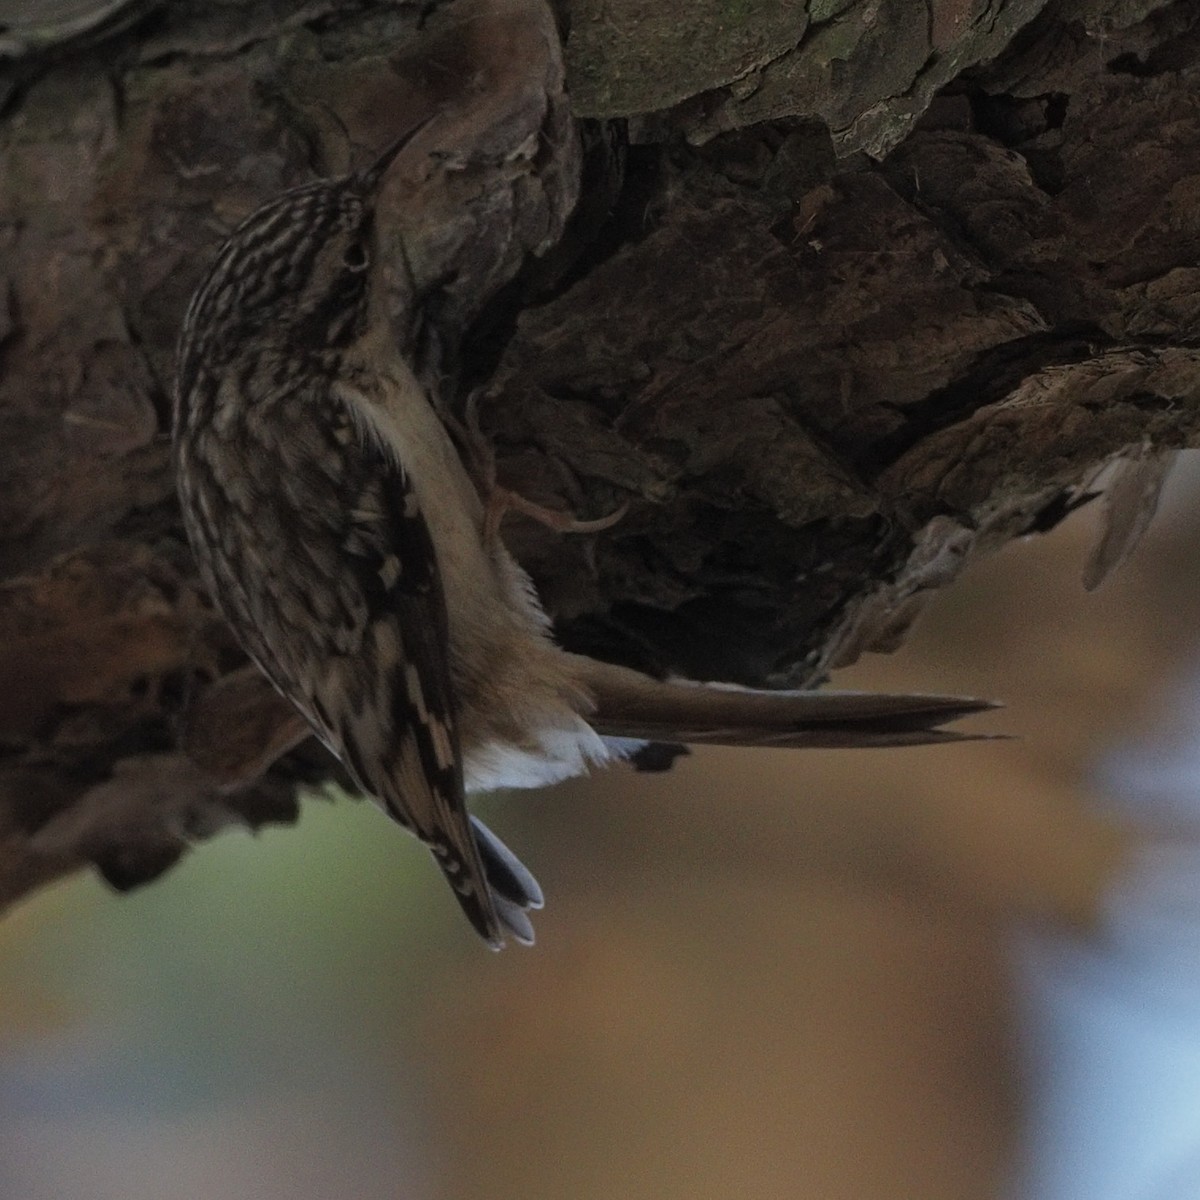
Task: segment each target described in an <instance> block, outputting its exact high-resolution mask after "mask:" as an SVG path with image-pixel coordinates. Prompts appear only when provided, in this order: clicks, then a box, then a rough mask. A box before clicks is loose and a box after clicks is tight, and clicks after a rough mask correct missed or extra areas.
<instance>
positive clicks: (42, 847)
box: [0, 0, 1200, 903]
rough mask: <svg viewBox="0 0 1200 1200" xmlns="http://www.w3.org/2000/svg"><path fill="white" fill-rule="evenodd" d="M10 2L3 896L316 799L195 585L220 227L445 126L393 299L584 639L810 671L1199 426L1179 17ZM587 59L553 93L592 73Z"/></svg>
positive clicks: (1, 654) (1195, 243)
mask: <svg viewBox="0 0 1200 1200" xmlns="http://www.w3.org/2000/svg"><path fill="white" fill-rule="evenodd" d="M798 7H799V6H796V5H794V4H791V3H786V2H784V0H763V2H762V3H761V4H758V5H751V6H742V7H738V6H730V5H728V4H727V3H717V2H716V0H704V2H703V3H699V2H697V0H661V2H660V3H658V4H656V5H649V6H648V5H645V4H643V3H641V2H640V0H604V3H601V2H600V0H564V2H563V3H561V4H560V6H559V7H558V9H557V11H554V12H551V11H550V10H548V9H546V8H545V7H544V6H543V3H542V0H442V2H434V3H428V4H415V3H413V4H404V3H396V4H385V5H377V4H364V3H360V2H353V0H311V2H307V3H306V2H304V0H278V2H277V3H273V4H271V5H263V4H258V3H250V2H249V0H241V2H238V3H228V4H222V5H210V4H206V3H201V2H200V0H190V2H177V3H172V4H169V5H168V4H162V3H155V2H153V0H133V2H128V0H126V2H124V3H122V2H121V0H93V2H90V3H89V0H53V2H52V0H19V2H18V0H9V4H8V9H9V10H10V12H9V15H8V16H7V19H6V22H5V23H4V24H3V25H2V26H0V247H3V249H2V257H0V579H2V582H0V903H3V902H7V901H11V900H13V899H14V898H16V897H18V896H20V895H22V894H23V893H25V892H26V891H28V890H29V889H31V888H32V887H35V886H37V885H39V884H41V883H44V882H46V881H48V880H50V879H53V878H55V877H57V876H59V875H61V874H63V873H65V872H68V871H71V870H74V869H77V868H79V867H82V866H85V865H87V864H92V865H94V866H95V867H96V868H98V869H99V870H100V871H101V872H102V873H103V874H104V876H105V877H106V878H107V879H109V880H110V882H112V883H113V884H114V885H115V886H117V887H129V886H133V885H135V884H138V883H142V882H145V881H147V880H149V879H152V878H154V877H155V876H156V875H157V874H158V873H160V872H161V871H162V870H163V869H165V868H166V867H167V866H169V865H170V864H171V863H172V862H174V861H175V860H176V859H177V858H178V857H179V855H180V854H181V853H182V852H183V850H184V848H185V847H186V846H187V845H189V844H190V843H191V842H192V841H194V840H195V839H196V838H198V837H203V836H206V835H208V834H210V833H212V832H213V831H215V830H217V829H219V828H221V827H222V826H224V825H226V824H229V823H230V822H244V823H247V824H249V825H251V826H257V825H259V824H261V823H263V822H265V821H287V820H292V819H294V818H295V814H296V800H295V796H296V790H297V788H298V787H299V786H301V785H303V784H307V783H316V782H320V781H322V780H324V779H328V778H331V777H336V772H337V767H336V764H335V763H334V762H333V760H332V758H331V757H330V756H329V755H328V754H327V753H326V752H325V751H324V750H323V749H321V748H320V747H319V746H317V745H316V744H315V743H314V742H312V741H311V740H304V739H303V737H302V730H301V729H300V728H299V727H298V726H297V724H296V722H295V719H294V718H293V716H292V715H291V713H290V711H289V710H288V709H287V707H286V705H284V704H283V703H282V702H281V701H280V700H279V699H278V698H277V697H276V696H275V695H274V693H273V692H271V690H270V689H269V687H267V686H266V685H265V684H264V683H263V682H262V681H261V679H260V678H259V677H258V676H257V674H256V673H255V672H254V671H253V670H252V669H251V668H249V667H247V666H246V663H245V659H244V656H243V655H242V654H241V652H240V650H239V649H238V647H237V646H236V644H235V643H234V641H233V640H232V638H231V635H230V634H229V632H228V630H227V629H226V628H225V626H224V625H223V623H222V622H221V621H220V620H219V619H218V618H217V617H216V615H215V613H214V610H213V609H212V607H211V605H210V603H209V601H208V598H207V597H205V596H204V595H203V594H202V591H201V589H200V587H199V584H198V581H197V579H196V576H195V572H194V569H193V567H192V564H191V560H190V555H189V552H188V549H187V546H186V543H185V541H184V539H183V536H182V530H181V526H180V522H179V516H178V511H177V506H176V501H175V495H174V488H173V481H172V477H171V468H170V448H169V430H170V417H171V414H170V409H171V399H170V397H171V389H172V354H173V346H174V342H175V338H176V335H177V331H178V328H179V325H180V322H181V320H182V315H183V312H184V309H185V307H186V305H187V301H188V298H189V296H190V294H191V292H192V290H193V289H194V288H195V286H196V285H197V283H198V282H199V279H200V277H201V274H202V272H203V270H204V266H205V263H206V261H207V260H208V259H209V258H210V257H211V255H212V253H213V250H214V249H215V246H216V244H217V243H218V242H219V240H220V237H221V235H222V233H223V231H227V230H228V229H229V228H231V227H232V225H234V224H235V223H236V222H237V221H238V220H240V219H241V218H242V217H243V216H245V215H247V214H248V213H249V212H250V211H252V210H253V209H254V208H255V207H257V206H258V205H259V204H260V203H262V202H263V201H265V200H266V199H268V198H270V197H271V196H272V195H273V194H275V193H277V192H279V191H280V190H282V189H284V188H286V187H289V186H292V185H295V184H298V183H301V182H304V181H306V180H309V179H311V178H313V177H315V176H317V175H321V174H329V173H334V172H340V171H344V170H346V169H349V168H350V167H351V166H352V165H358V164H359V163H361V162H364V161H367V160H368V159H369V158H370V157H371V155H372V153H373V152H374V151H377V150H378V149H380V148H381V147H382V146H384V145H385V144H386V143H387V142H388V141H389V140H390V139H391V138H393V137H395V136H396V135H397V134H398V133H401V132H403V131H404V130H405V129H407V128H408V127H409V126H410V125H412V124H413V123H414V121H415V120H417V119H419V118H420V117H423V116H426V115H428V114H430V113H432V112H437V113H438V114H439V115H438V116H437V118H436V120H435V122H434V124H433V125H431V126H430V131H429V133H428V136H426V137H424V140H423V143H422V144H423V145H427V146H428V147H430V152H429V154H428V155H427V156H425V158H424V160H423V162H422V164H420V165H419V166H416V167H413V168H412V169H411V170H410V171H409V172H408V174H407V175H406V177H405V180H404V182H403V183H402V185H401V186H400V187H399V188H398V189H397V190H396V191H395V192H394V194H393V195H392V199H391V203H390V207H389V209H388V211H387V213H386V214H385V220H386V233H387V236H388V237H389V238H390V239H391V243H390V244H392V245H394V247H395V249H396V256H395V257H396V261H397V263H402V264H403V270H400V269H397V270H396V287H395V307H396V315H397V327H398V330H400V331H402V332H401V336H403V338H404V339H405V351H406V353H407V354H408V355H409V356H410V357H411V359H412V361H413V362H414V363H415V364H416V365H417V367H418V370H419V372H420V374H421V375H422V377H423V378H424V380H425V381H426V383H427V384H428V386H429V388H430V391H431V394H435V393H436V395H437V397H438V400H439V402H440V403H443V404H445V405H446V406H447V407H448V408H449V409H451V410H457V411H460V412H461V407H462V405H463V403H464V401H465V399H466V398H467V396H468V395H470V394H475V395H476V396H477V398H478V407H479V412H480V417H481V420H482V423H483V426H484V428H485V430H486V431H487V433H488V434H489V435H490V437H491V439H492V440H493V442H494V444H495V446H496V449H497V456H498V467H499V473H500V477H501V478H502V479H503V480H504V481H505V483H507V484H508V485H510V486H512V487H515V488H516V489H517V490H519V491H522V492H523V493H525V494H526V495H529V496H530V497H531V498H532V499H535V500H538V501H541V502H543V503H548V504H552V505H555V506H558V507H563V508H570V509H572V510H575V511H577V512H579V513H580V514H581V515H585V516H590V515H599V514H602V513H605V512H608V511H610V510H612V509H614V508H615V507H617V506H618V505H619V504H621V503H623V502H626V501H627V502H629V504H630V509H629V512H628V515H627V516H626V517H625V519H624V520H623V521H621V522H620V524H619V525H617V527H616V528H615V529H613V530H612V531H611V532H609V533H606V534H603V535H601V536H598V537H579V538H570V537H567V538H559V537H555V536H552V535H549V534H548V533H547V532H546V531H545V530H543V529H541V528H540V527H534V526H528V525H526V524H524V523H522V522H521V521H520V520H518V519H514V520H512V522H511V523H510V524H509V525H507V526H506V538H507V540H508V542H509V544H510V545H511V546H512V548H513V549H514V551H515V552H516V553H517V554H518V556H519V557H520V559H521V560H522V562H523V563H524V564H525V565H526V566H527V567H528V568H529V570H530V571H531V572H532V574H533V576H534V579H535V581H536V583H537V585H538V588H539V590H540V593H541V595H542V597H543V599H544V600H545V602H546V604H547V606H548V608H549V609H550V611H551V612H552V614H553V615H554V617H555V619H556V624H557V630H558V633H559V636H560V637H561V639H562V640H563V641H564V643H565V644H567V645H568V646H570V647H571V648H573V649H578V650H583V651H587V652H590V653H594V654H597V655H601V656H606V657H611V658H615V659H618V660H621V661H625V662H628V663H632V664H634V665H637V666H640V667H642V668H644V669H647V670H650V671H678V672H681V673H683V674H686V675H690V676H694V677H701V678H722V679H732V680H737V681H741V682H749V683H774V684H793V685H796V684H804V685H807V684H815V683H817V682H819V681H820V680H821V679H822V678H823V677H824V676H825V675H826V673H827V672H828V671H829V670H830V669H831V668H833V667H835V666H839V665H843V664H845V663H848V662H850V661H852V660H853V659H854V658H855V657H857V656H858V655H859V654H860V653H862V652H863V651H865V650H886V649H891V648H894V647H895V646H896V645H898V644H899V641H900V640H901V638H902V636H903V632H904V629H905V628H906V627H907V624H908V622H910V621H911V619H912V617H913V616H914V615H915V613H916V610H917V609H918V607H919V605H920V601H921V598H922V596H923V594H927V593H928V592H929V591H930V590H931V589H934V588H937V587H940V586H943V585H944V584H946V583H948V582H949V581H950V580H952V579H953V578H954V576H955V574H956V573H957V572H958V570H959V569H960V568H961V567H962V566H963V565H964V563H965V562H967V561H969V559H970V558H971V557H972V556H973V555H975V554H978V553H980V552H983V551H986V550H988V549H990V548H993V547H995V546H997V545H999V544H1002V543H1003V542H1004V541H1006V540H1007V539H1009V538H1012V537H1014V536H1018V535H1022V534H1025V533H1029V532H1035V531H1038V530H1044V529H1048V528H1050V527H1051V526H1052V525H1053V524H1055V523H1056V522H1057V521H1058V520H1060V519H1061V518H1062V517H1063V516H1064V515H1065V514H1066V513H1067V512H1069V511H1070V509H1071V508H1072V507H1073V506H1075V505H1076V504H1078V503H1082V502H1084V501H1086V500H1087V499H1088V498H1089V497H1090V495H1091V494H1092V488H1093V484H1094V481H1095V476H1096V473H1097V471H1098V470H1099V469H1100V468H1101V467H1103V466H1104V465H1105V464H1107V463H1110V462H1113V461H1114V460H1121V461H1122V462H1123V463H1124V465H1123V467H1122V468H1121V476H1120V477H1121V481H1122V482H1121V486H1119V487H1116V488H1114V489H1113V491H1112V493H1111V499H1110V504H1111V508H1112V521H1111V522H1110V535H1109V537H1108V539H1107V542H1106V544H1105V545H1104V546H1102V547H1101V548H1100V550H1099V552H1098V556H1097V559H1096V561H1095V562H1094V563H1093V564H1092V567H1091V569H1090V573H1091V577H1092V580H1093V582H1094V581H1096V580H1098V578H1099V577H1101V576H1102V574H1103V571H1104V570H1105V569H1106V568H1107V567H1108V566H1110V565H1111V564H1112V563H1115V562H1116V561H1119V559H1120V558H1121V557H1123V555H1124V554H1125V553H1126V552H1127V551H1128V549H1129V547H1130V545H1131V544H1132V543H1133V542H1134V541H1135V540H1136V537H1137V535H1138V533H1139V532H1140V530H1141V529H1142V528H1143V527H1144V524H1145V522H1146V520H1147V519H1148V515H1149V513H1151V512H1152V510H1153V502H1154V497H1155V489H1156V483H1157V481H1158V479H1159V477H1160V476H1161V473H1162V469H1163V466H1164V464H1165V462H1166V461H1167V460H1166V458H1165V457H1164V454H1165V453H1166V452H1169V451H1170V450H1171V449H1173V448H1177V447H1180V446H1184V445H1189V444H1193V443H1194V442H1195V440H1196V431H1197V428H1198V425H1200V339H1198V338H1197V334H1196V317H1197V310H1198V308H1200V268H1198V267H1197V265H1196V264H1197V259H1198V257H1200V101H1198V100H1197V97H1198V96H1200V18H1198V17H1197V15H1196V9H1195V6H1194V5H1193V4H1191V3H1190V2H1187V0H1181V2H1179V3H1174V4H1171V3H1156V2H1155V0H1059V2H1057V3H1055V2H1053V0H1051V2H1049V3H1043V2H1040V0H1009V2H1007V3H1004V2H1000V3H991V4H982V3H965V4H955V3H949V2H947V3H941V2H938V3H933V4H930V5H927V6H920V8H919V19H914V14H916V13H917V12H918V9H917V6H914V5H912V4H911V3H908V2H907V0H884V2H883V3H867V2H865V0H863V2H859V0H842V2H838V0H823V2H822V3H817V2H816V0H814V2H813V3H812V4H810V5H809V6H808V12H807V14H805V13H803V12H798V11H797V9H798ZM564 63H565V67H564Z"/></svg>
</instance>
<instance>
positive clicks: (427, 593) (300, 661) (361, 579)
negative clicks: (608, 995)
mask: <svg viewBox="0 0 1200 1200" xmlns="http://www.w3.org/2000/svg"><path fill="white" fill-rule="evenodd" d="M288 420H289V425H290V427H289V446H290V447H294V448H295V449H294V460H293V461H291V462H288V461H286V460H285V462H284V463H283V464H282V468H283V469H282V471H281V478H280V480H279V483H278V486H277V488H276V489H273V490H274V492H275V493H276V494H277V495H278V496H279V498H280V503H279V508H278V510H277V511H275V512H273V513H270V512H265V511H264V512H262V513H260V516H259V522H258V528H259V533H260V538H262V539H265V540H267V541H269V540H270V539H271V531H272V529H273V530H274V535H275V537H276V538H279V539H282V540H283V543H284V544H285V545H288V546H293V547H297V548H298V550H297V553H296V554H293V555H289V559H288V561H287V562H286V563H285V564H282V565H280V566H279V569H278V570H276V571H275V572H274V573H273V574H272V573H270V572H264V573H259V574H258V576H257V577H258V578H259V579H260V580H261V581H262V586H263V589H264V591H265V592H266V593H267V595H266V596H264V597H262V598H261V599H259V600H258V601H257V602H258V603H263V604H272V605H273V606H274V610H275V611H274V613H273V614H272V620H273V621H274V622H276V623H278V624H280V625H281V626H282V627H283V628H285V629H287V630H289V631H290V634H291V636H287V637H283V638H281V639H280V645H279V646H265V645H264V646H262V647H261V648H260V649H259V652H258V653H255V657H256V658H257V659H259V661H260V665H261V666H262V667H263V668H264V670H265V671H266V673H267V674H268V675H269V676H270V677H271V678H272V680H273V681H274V682H275V683H276V686H277V687H279V689H280V690H281V691H282V692H283V693H284V694H285V695H287V696H288V697H289V698H290V699H291V700H292V701H293V702H294V703H295V704H296V705H297V707H298V708H299V709H300V710H301V712H303V713H304V715H305V716H306V717H307V718H308V720H309V722H310V724H312V725H313V727H314V729H315V730H316V731H317V733H318V735H319V736H320V737H321V738H322V740H323V741H324V742H325V743H326V745H328V746H329V747H330V749H332V750H333V752H334V753H335V754H337V755H338V757H339V758H340V759H341V760H342V762H343V763H344V764H345V766H346V767H347V769H348V770H349V772H350V774H351V775H352V776H353V777H354V779H355V781H356V783H357V784H358V785H359V786H360V787H362V788H363V790H364V791H366V792H369V793H370V794H371V795H373V796H375V797H376V798H378V800H379V801H380V802H381V803H382V804H383V806H384V807H385V808H386V809H387V811H388V812H389V813H390V814H391V815H392V816H393V817H394V818H395V819H396V820H397V821H398V822H400V824H401V825H403V826H404V827H405V828H406V829H409V830H411V831H412V832H413V833H415V834H416V835H417V836H418V837H419V838H420V839H421V840H422V841H423V842H425V843H426V845H428V846H429V848H430V849H431V850H432V852H433V854H434V857H435V858H436V859H437V862H438V865H439V866H440V867H441V869H442V871H443V872H444V873H445V875H446V877H447V879H448V880H449V881H450V883H451V885H452V887H453V888H454V892H455V895H456V896H457V898H458V901H459V903H460V904H461V905H462V907H463V909H464V910H465V911H466V914H467V916H468V917H469V919H470V920H471V923H472V924H473V925H474V926H475V928H476V929H477V930H478V931H479V933H480V934H481V935H482V936H483V937H484V938H485V939H487V940H488V941H489V942H490V943H491V944H493V945H500V944H502V943H503V930H502V926H505V925H508V926H510V927H511V928H510V931H511V932H512V933H514V934H515V935H516V936H517V937H518V938H522V939H523V940H524V939H526V938H527V937H528V936H529V922H528V918H526V917H524V913H523V912H519V913H513V914H510V916H512V918H513V919H512V920H511V921H510V920H508V919H507V918H506V917H505V916H504V913H505V912H506V911H507V909H508V908H509V907H510V906H509V904H508V901H507V899H506V897H505V896H504V894H503V890H502V889H500V888H497V891H498V892H499V895H493V892H492V889H491V888H489V886H488V880H487V877H488V872H487V870H486V864H485V862H484V858H483V851H484V849H485V848H483V847H481V846H480V845H479V843H478V841H477V835H476V833H475V832H474V829H473V825H472V822H471V818H470V816H469V815H468V813H467V810H466V803H465V798H464V789H463V773H462V758H461V754H460V750H459V740H458V730H457V725H456V713H455V702H454V695H453V691H452V684H451V679H450V664H449V661H448V645H449V642H448V628H447V624H448V618H447V611H446V601H445V597H444V595H443V591H442V580H441V575H440V573H439V570H438V564H437V557H436V552H435V549H434V546H433V541H432V539H431V537H430V533H429V528H428V526H427V524H426V521H425V518H424V516H423V515H422V513H421V509H420V505H419V504H418V502H417V496H416V493H415V491H414V490H413V488H412V486H411V483H410V480H409V478H408V475H407V473H406V472H405V471H404V469H403V467H402V466H401V465H400V464H399V463H397V462H395V461H394V460H393V459H392V458H391V456H390V455H388V454H387V453H385V452H384V451H383V450H382V449H381V448H380V447H379V446H378V445H377V444H375V442H374V441H373V439H372V438H371V437H370V436H369V435H367V434H364V431H363V430H362V429H361V428H359V427H358V426H357V424H356V423H355V422H354V421H353V420H352V418H351V415H350V413H349V412H348V411H347V410H346V408H345V406H344V405H343V404H342V403H340V402H339V401H338V400H336V399H335V398H333V397H329V398H327V399H321V400H320V401H318V400H316V398H314V397H313V396H311V394H310V395H309V396H308V397H307V402H306V403H305V404H304V405H303V407H301V406H296V407H294V408H292V409H291V411H290V412H289V413H288ZM285 524H286V525H290V528H285V527H284V526H285ZM263 550H264V559H265V560H267V561H273V562H275V563H276V564H278V563H279V556H278V551H277V550H276V552H275V554H274V555H269V556H268V554H267V553H266V551H267V550H268V547H267V546H266V545H263ZM297 557H299V558H300V559H301V560H302V561H299V562H296V561H292V560H293V559H295V558H297ZM255 602H256V601H255V598H253V597H246V598H245V603H247V604H248V605H250V606H253V604H254V603H255ZM251 615H252V614H251ZM268 627H270V622H268ZM250 648H251V651H252V653H254V651H255V647H254V646H253V645H251V646H250ZM498 909H499V913H498ZM512 926H515V927H512Z"/></svg>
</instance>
